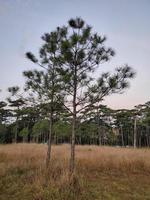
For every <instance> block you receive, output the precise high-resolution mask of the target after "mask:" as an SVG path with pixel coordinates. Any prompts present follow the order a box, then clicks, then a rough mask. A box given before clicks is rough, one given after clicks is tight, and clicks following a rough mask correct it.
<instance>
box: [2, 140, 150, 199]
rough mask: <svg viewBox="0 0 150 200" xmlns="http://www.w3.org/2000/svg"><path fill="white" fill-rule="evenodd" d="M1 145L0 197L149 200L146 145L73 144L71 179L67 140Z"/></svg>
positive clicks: (149, 169)
mask: <svg viewBox="0 0 150 200" xmlns="http://www.w3.org/2000/svg"><path fill="white" fill-rule="evenodd" d="M46 150H47V146H46V145H40V144H12V145H0V200H101V199H104V200H105V199H108V200H119V199H121V200H125V199H127V200H130V199H131V200H132V199H133V200H138V199H141V200H150V150H148V149H136V150H134V149H130V148H115V147H114V148H113V147H97V146H77V147H76V173H75V175H74V177H73V178H72V180H69V174H68V166H69V164H68V162H69V153H70V147H69V145H60V146H53V147H52V161H51V164H50V166H49V170H48V171H47V172H46V170H45V156H46Z"/></svg>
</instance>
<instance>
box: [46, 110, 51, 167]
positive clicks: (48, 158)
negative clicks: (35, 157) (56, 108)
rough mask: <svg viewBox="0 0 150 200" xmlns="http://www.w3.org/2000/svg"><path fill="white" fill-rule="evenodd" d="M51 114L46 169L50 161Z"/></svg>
mask: <svg viewBox="0 0 150 200" xmlns="http://www.w3.org/2000/svg"><path fill="white" fill-rule="evenodd" d="M52 116H53V114H52V112H51V113H50V117H49V135H48V149H47V158H46V167H47V168H48V166H49V162H50V159H51V139H52V123H53V122H52Z"/></svg>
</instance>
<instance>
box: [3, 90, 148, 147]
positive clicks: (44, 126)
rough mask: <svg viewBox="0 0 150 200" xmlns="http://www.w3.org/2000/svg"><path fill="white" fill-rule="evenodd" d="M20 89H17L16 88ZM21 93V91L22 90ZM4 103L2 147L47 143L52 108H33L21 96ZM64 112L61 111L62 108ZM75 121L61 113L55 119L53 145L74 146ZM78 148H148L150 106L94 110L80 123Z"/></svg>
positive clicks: (77, 131) (77, 138) (44, 106)
mask: <svg viewBox="0 0 150 200" xmlns="http://www.w3.org/2000/svg"><path fill="white" fill-rule="evenodd" d="M13 89H17V88H13ZM18 89H19V88H18ZM17 92H19V91H18V90H17V91H16V94H15V98H14V99H13V100H11V99H10V98H9V99H8V101H9V102H4V101H1V102H0V143H12V142H16V143H17V142H36V143H47V141H48V135H49V120H48V112H47V110H48V104H43V103H41V104H40V103H39V104H34V103H33V104H32V105H30V104H31V102H28V101H27V99H24V98H23V97H21V96H19V95H17ZM59 109H60V108H59ZM70 130H71V117H70V115H69V113H68V112H67V110H65V109H61V110H59V111H58V112H57V113H56V114H55V117H54V125H53V135H52V143H53V144H61V143H70V139H71V131H70ZM75 142H76V144H95V145H119V146H137V147H144V146H149V145H150V103H149V102H147V103H145V104H143V105H138V106H135V109H132V110H127V109H120V110H113V109H111V108H108V107H107V106H106V105H102V104H101V105H100V106H99V108H97V109H94V108H92V109H91V110H90V112H88V114H87V115H86V116H83V118H82V119H80V120H78V121H77V130H76V138H75Z"/></svg>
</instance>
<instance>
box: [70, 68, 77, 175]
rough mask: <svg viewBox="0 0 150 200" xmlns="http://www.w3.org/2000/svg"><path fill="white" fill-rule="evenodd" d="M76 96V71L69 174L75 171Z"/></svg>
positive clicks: (75, 76) (75, 72)
mask: <svg viewBox="0 0 150 200" xmlns="http://www.w3.org/2000/svg"><path fill="white" fill-rule="evenodd" d="M76 95H77V69H76V67H75V71H74V94H73V118H72V135H71V155H70V174H71V175H72V174H73V173H74V170H75V132H76Z"/></svg>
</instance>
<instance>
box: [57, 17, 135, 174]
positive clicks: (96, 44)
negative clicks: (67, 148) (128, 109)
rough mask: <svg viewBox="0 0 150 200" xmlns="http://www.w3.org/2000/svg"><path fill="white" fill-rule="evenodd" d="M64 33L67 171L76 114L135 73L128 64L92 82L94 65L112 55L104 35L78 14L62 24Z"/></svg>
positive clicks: (62, 70) (117, 89) (72, 161)
mask: <svg viewBox="0 0 150 200" xmlns="http://www.w3.org/2000/svg"><path fill="white" fill-rule="evenodd" d="M65 30H66V31H65V36H64V37H63V38H61V42H60V51H61V52H60V57H59V59H58V60H59V63H60V66H61V68H60V73H61V75H62V77H63V80H64V90H65V92H66V101H65V103H66V104H65V106H66V107H67V109H68V110H70V113H71V115H72V139H71V157H70V172H71V174H72V173H73V172H74V169H75V135H76V128H77V127H76V123H77V118H78V117H81V115H82V114H81V112H82V111H84V110H85V109H88V108H91V106H92V105H93V104H96V103H98V102H101V101H102V100H103V98H104V97H105V96H108V95H110V94H112V93H118V92H120V91H122V89H125V88H126V87H127V85H128V81H127V80H128V79H130V78H132V77H133V76H134V73H133V71H132V69H131V68H130V67H129V66H125V67H122V68H118V69H116V73H115V74H114V75H111V74H109V73H105V74H102V76H100V78H98V80H97V81H96V82H95V81H94V79H95V77H94V76H93V73H94V72H95V70H96V69H97V67H98V66H99V65H100V64H102V63H105V62H107V61H109V60H110V58H111V57H112V56H114V51H113V50H112V49H111V48H107V47H105V41H106V37H103V36H99V35H98V34H97V33H92V28H91V26H89V25H86V24H85V22H84V21H83V20H82V19H81V18H76V19H71V20H69V22H68V26H66V27H65Z"/></svg>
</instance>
